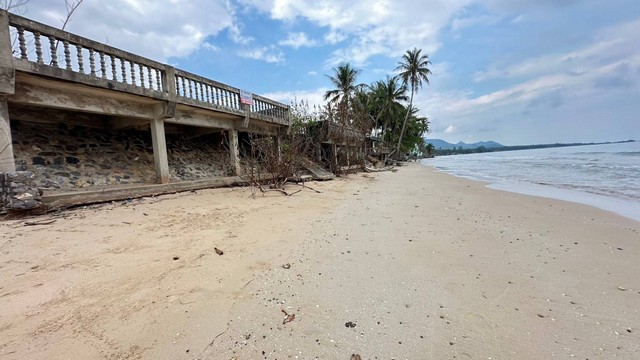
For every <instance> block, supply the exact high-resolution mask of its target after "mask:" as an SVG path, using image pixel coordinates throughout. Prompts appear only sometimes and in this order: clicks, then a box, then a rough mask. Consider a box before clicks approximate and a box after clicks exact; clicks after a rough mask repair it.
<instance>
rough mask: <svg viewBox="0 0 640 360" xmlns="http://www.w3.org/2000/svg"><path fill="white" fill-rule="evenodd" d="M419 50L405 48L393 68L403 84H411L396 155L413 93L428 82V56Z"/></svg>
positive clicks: (397, 154)
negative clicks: (423, 83) (405, 50)
mask: <svg viewBox="0 0 640 360" xmlns="http://www.w3.org/2000/svg"><path fill="white" fill-rule="evenodd" d="M421 52H422V50H420V49H417V48H413V50H407V52H406V53H405V54H404V55H402V61H400V62H398V66H397V67H396V69H395V70H396V71H400V74H399V76H400V77H401V78H402V82H403V84H404V85H408V86H411V98H410V100H409V107H408V108H407V113H406V115H405V116H404V122H403V123H402V131H400V138H398V146H397V147H396V156H399V154H400V144H401V143H402V137H403V136H404V131H405V128H406V127H407V119H408V118H409V113H410V112H411V109H412V108H413V95H414V94H415V93H416V92H417V91H418V89H420V88H421V87H422V82H423V81H424V82H425V83H427V84H428V83H429V75H431V70H430V69H429V67H428V66H429V65H431V61H429V56H427V55H422V54H421Z"/></svg>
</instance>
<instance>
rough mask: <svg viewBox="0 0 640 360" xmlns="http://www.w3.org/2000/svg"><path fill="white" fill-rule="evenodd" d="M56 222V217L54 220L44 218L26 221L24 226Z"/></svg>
mask: <svg viewBox="0 0 640 360" xmlns="http://www.w3.org/2000/svg"><path fill="white" fill-rule="evenodd" d="M54 222H56V220H55V219H53V220H42V221H26V222H25V223H24V226H37V225H49V224H52V223H54Z"/></svg>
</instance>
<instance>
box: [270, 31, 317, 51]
mask: <svg viewBox="0 0 640 360" xmlns="http://www.w3.org/2000/svg"><path fill="white" fill-rule="evenodd" d="M278 44H280V45H282V46H290V47H292V48H294V49H297V48H299V47H313V46H316V41H315V40H312V39H309V37H307V34H305V33H303V32H296V33H289V35H288V36H287V38H286V39H284V40H281V41H280V42H279V43H278Z"/></svg>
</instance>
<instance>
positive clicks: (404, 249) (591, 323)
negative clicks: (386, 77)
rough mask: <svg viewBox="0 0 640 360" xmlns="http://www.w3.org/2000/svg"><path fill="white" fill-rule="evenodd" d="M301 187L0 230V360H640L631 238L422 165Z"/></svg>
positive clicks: (638, 246) (564, 210)
mask: <svg viewBox="0 0 640 360" xmlns="http://www.w3.org/2000/svg"><path fill="white" fill-rule="evenodd" d="M309 185H310V186H312V187H313V188H315V189H317V190H319V191H321V192H322V193H315V192H313V191H311V190H308V189H305V190H303V191H302V192H300V193H297V194H295V195H293V196H291V197H286V196H283V195H282V194H279V193H268V194H267V195H265V196H262V195H261V194H258V195H257V196H256V197H255V198H252V197H251V196H250V195H251V189H250V188H235V189H215V190H203V191H197V192H195V193H194V192H188V193H181V194H175V195H167V196H159V197H155V198H146V199H141V200H133V201H129V202H117V203H110V204H102V205H98V206H90V207H87V208H82V209H75V210H70V211H65V212H62V213H58V214H54V215H50V216H45V217H42V218H36V219H26V220H24V219H23V220H10V221H5V222H2V223H0V359H238V360H240V359H316V358H318V359H350V358H351V355H352V354H359V355H360V356H361V357H362V359H551V358H557V359H570V358H576V359H614V358H619V359H638V358H640V276H639V274H640V261H639V259H640V223H638V222H636V221H633V220H630V219H626V218H623V217H621V216H618V215H616V214H613V213H608V212H605V211H602V210H598V209H595V208H591V207H587V206H584V205H579V204H574V203H568V202H563V201H556V200H552V199H546V198H538V197H530V196H525V195H519V194H513V193H507V192H501V191H496V190H491V189H487V188H486V187H485V185H484V184H482V183H480V182H473V181H469V180H466V179H461V178H456V177H453V176H451V175H447V174H442V173H439V172H437V171H435V170H433V169H431V168H429V167H427V166H423V165H420V164H415V163H414V164H410V165H408V166H404V167H401V168H399V170H398V171H397V172H395V173H391V172H384V173H376V174H354V175H350V176H348V177H347V178H346V179H345V178H340V179H337V180H334V181H330V182H322V183H310V184H309ZM47 219H55V220H56V221H55V222H53V223H51V224H49V225H35V226H24V225H25V221H43V220H47ZM214 248H218V249H220V250H222V251H224V254H223V255H218V254H217V253H216V252H215V250H214ZM285 312H286V315H289V317H288V318H287V320H291V321H289V322H286V323H284V322H285V321H284V320H285Z"/></svg>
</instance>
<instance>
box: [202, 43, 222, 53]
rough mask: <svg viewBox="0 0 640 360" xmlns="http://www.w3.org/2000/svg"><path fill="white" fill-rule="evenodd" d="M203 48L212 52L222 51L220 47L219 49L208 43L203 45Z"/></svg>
mask: <svg viewBox="0 0 640 360" xmlns="http://www.w3.org/2000/svg"><path fill="white" fill-rule="evenodd" d="M202 47H203V48H205V49H207V50H210V51H220V48H219V47H217V46H215V45H213V44H211V43H209V42H206V41H205V42H203V43H202Z"/></svg>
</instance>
